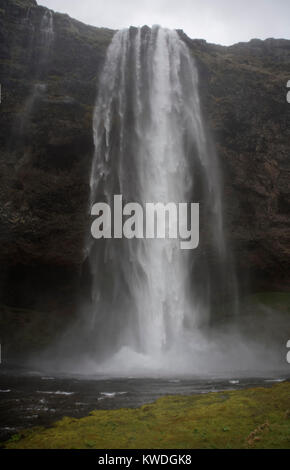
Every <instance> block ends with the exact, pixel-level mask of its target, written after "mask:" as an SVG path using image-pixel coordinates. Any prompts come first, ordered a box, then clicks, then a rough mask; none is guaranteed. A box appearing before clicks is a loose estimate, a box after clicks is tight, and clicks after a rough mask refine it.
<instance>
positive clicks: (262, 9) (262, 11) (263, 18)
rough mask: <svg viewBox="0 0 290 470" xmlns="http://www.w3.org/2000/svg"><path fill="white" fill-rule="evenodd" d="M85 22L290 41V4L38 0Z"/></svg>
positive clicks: (216, 38) (225, 38)
mask: <svg viewBox="0 0 290 470" xmlns="http://www.w3.org/2000/svg"><path fill="white" fill-rule="evenodd" d="M37 1H38V4H39V5H44V6H46V7H48V8H51V9H52V10H55V11H59V12H62V13H68V14H69V15H70V16H71V17H73V18H76V19H78V20H80V21H82V22H84V23H87V24H91V25H94V26H99V27H108V28H112V29H120V28H125V27H128V26H131V25H133V26H142V25H144V24H147V25H148V26H152V25H153V24H160V25H161V26H164V27H168V28H180V29H183V30H184V31H185V33H186V34H187V35H188V36H189V37H191V38H201V39H206V40H207V41H208V42H213V43H217V44H225V45H229V44H234V43H236V42H239V41H249V40H250V39H252V38H260V39H266V38H268V37H275V38H285V39H290V0H239V1H237V0H37Z"/></svg>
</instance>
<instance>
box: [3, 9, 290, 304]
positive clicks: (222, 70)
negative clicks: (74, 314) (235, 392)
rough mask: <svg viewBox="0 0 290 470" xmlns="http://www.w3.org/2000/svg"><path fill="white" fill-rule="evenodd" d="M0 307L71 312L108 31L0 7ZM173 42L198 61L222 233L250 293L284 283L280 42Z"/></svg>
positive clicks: (287, 148) (288, 49)
mask: <svg viewBox="0 0 290 470" xmlns="http://www.w3.org/2000/svg"><path fill="white" fill-rule="evenodd" d="M0 26H1V28H0V41H1V43H0V44H1V45H0V81H1V84H2V103H1V108H0V109H1V113H0V149H1V150H0V224H1V233H0V237H1V238H0V240H1V243H0V262H1V276H2V280H1V286H2V291H1V303H5V304H9V305H10V304H11V305H14V306H21V307H35V306H37V305H38V304H41V306H42V309H48V310H51V309H52V308H53V309H56V310H57V309H59V308H60V307H61V308H62V309H63V310H65V311H68V312H70V311H71V310H72V309H73V305H74V302H75V294H76V293H78V292H79V289H80V282H81V281H80V280H81V277H82V275H81V273H82V269H83V263H84V259H85V254H84V250H83V242H84V237H85V236H86V233H87V230H88V226H89V225H88V218H87V202H88V191H89V168H90V163H91V158H92V154H93V135H92V112H93V107H94V103H95V97H96V93H97V78H98V75H99V72H100V68H101V66H102V63H103V60H104V56H105V53H106V49H107V47H108V44H109V43H110V40H111V38H112V36H113V31H111V30H107V29H98V28H94V27H90V26H86V25H83V24H82V23H80V22H78V21H75V20H72V19H71V18H69V17H68V16H67V15H62V14H58V13H54V14H53V23H51V15H50V13H49V11H48V10H46V9H45V8H43V7H40V6H37V5H36V2H35V1H34V0H26V1H22V0H0ZM180 34H181V36H182V37H183V38H184V40H185V41H186V42H187V44H188V46H189V47H190V49H191V51H192V54H193V56H194V57H195V58H196V61H197V64H198V67H199V72H200V88H201V96H202V105H203V108H204V113H205V115H206V117H207V120H208V122H209V127H210V128H211V132H212V133H213V135H214V139H215V143H216V146H217V151H218V154H219V157H220V160H221V164H222V168H223V175H224V188H225V191H224V193H225V197H224V199H225V207H226V214H225V220H226V228H227V233H228V236H229V241H230V243H231V245H232V247H233V251H234V254H235V258H236V262H237V266H238V269H239V271H240V272H242V273H244V274H245V275H246V277H249V278H250V279H251V281H252V285H253V286H256V288H259V289H260V288H268V289H272V290H274V289H276V288H277V289H284V288H286V287H287V285H289V284H288V283H289V259H290V243H289V238H290V228H289V221H290V216H289V192H290V186H289V171H290V159H289V153H290V126H289V124H290V105H289V104H287V102H286V83H287V80H288V79H289V78H290V76H289V72H288V71H289V69H290V41H284V40H267V41H259V40H253V41H251V42H249V43H247V44H237V45H235V46H231V47H221V46H215V45H210V44H207V43H206V42H204V41H197V40H190V39H189V38H187V37H186V36H185V35H184V34H183V33H182V32H180Z"/></svg>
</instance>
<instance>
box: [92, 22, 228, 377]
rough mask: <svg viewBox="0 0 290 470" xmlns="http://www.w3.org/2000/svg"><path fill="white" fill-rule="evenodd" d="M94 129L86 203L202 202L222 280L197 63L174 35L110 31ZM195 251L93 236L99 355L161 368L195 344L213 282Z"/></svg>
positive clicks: (215, 188)
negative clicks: (117, 200)
mask: <svg viewBox="0 0 290 470" xmlns="http://www.w3.org/2000/svg"><path fill="white" fill-rule="evenodd" d="M93 127H94V141H95V157H94V161H93V167H92V173H91V203H94V202H96V201H102V202H108V203H109V204H110V205H111V207H112V206H113V196H114V194H122V196H123V200H124V203H127V202H139V203H141V204H144V203H146V202H154V203H157V202H161V203H166V204H167V203H169V202H175V203H179V202H188V203H189V202H200V203H201V212H203V213H204V214H206V216H205V219H206V220H205V221H204V225H205V232H206V238H207V240H208V242H207V243H208V246H209V247H210V248H209V249H210V250H211V251H212V252H214V253H215V262H216V264H217V265H218V266H219V268H218V269H217V270H216V271H217V278H218V279H217V280H216V282H217V284H216V286H218V285H219V284H218V283H219V282H222V281H221V277H222V272H223V266H224V262H225V256H226V249H225V242H224V235H223V228H222V227H223V221H222V199H221V192H220V176H219V171H218V166H217V160H216V157H215V153H214V152H213V151H212V150H211V149H210V146H209V141H208V138H207V135H206V130H205V127H204V124H203V118H202V113H201V106H200V99H199V91H198V73H197V69H196V66H195V63H194V60H193V58H192V57H191V54H190V52H189V50H188V48H187V46H186V44H185V43H184V42H183V41H182V40H181V39H180V37H179V35H178V34H177V32H175V31H170V30H168V29H163V28H161V27H153V28H152V29H149V28H147V27H143V28H139V29H136V28H130V29H129V30H122V31H119V32H117V33H116V34H115V36H114V38H113V40H112V43H111V45H110V47H109V49H108V52H107V57H106V61H105V64H104V68H103V72H102V75H101V78H100V84H99V89H98V99H97V103H96V108H95V113H94V123H93ZM203 251H204V250H203ZM196 253H197V251H196ZM196 253H195V252H194V251H188V250H185V251H182V250H181V249H180V246H179V241H178V240H177V241H176V240H171V239H165V240H142V239H133V240H126V239H120V240H102V241H101V240H99V241H97V242H95V243H94V244H92V242H90V257H89V258H90V264H91V270H92V278H93V287H92V305H93V308H92V310H93V314H92V315H91V316H90V322H89V323H88V326H87V328H88V332H93V333H92V337H91V338H90V340H89V343H90V344H92V353H93V354H94V355H95V357H97V358H102V359H104V358H105V359H106V360H108V357H109V356H110V355H112V354H114V353H116V356H115V357H119V359H120V360H119V362H118V361H117V362H116V364H118V365H117V367H120V368H122V367H123V366H124V362H126V363H127V362H128V361H130V360H132V362H133V363H134V360H135V359H136V358H137V359H136V361H137V362H136V361H135V362H136V366H137V367H139V369H140V368H141V369H142V367H143V366H144V365H145V364H146V361H147V359H148V358H150V359H148V360H149V363H150V365H152V364H153V367H155V366H156V364H157V363H158V364H159V366H160V364H163V365H164V361H163V359H164V358H166V357H167V358H169V357H171V358H172V355H170V352H172V351H175V353H174V354H180V353H181V350H183V349H184V345H185V344H192V343H193V336H192V335H193V334H194V332H195V331H196V328H198V325H199V324H200V323H202V322H203V320H204V319H205V318H208V317H209V316H210V311H211V308H212V307H211V301H212V296H211V289H212V284H213V282H214V280H213V279H212V278H211V274H209V271H210V267H209V266H208V261H207V258H206V256H204V255H203V254H202V253H199V255H197V254H196ZM88 334H89V333H88ZM133 357H135V359H133ZM138 358H141V359H140V361H138ZM170 360H171V359H170ZM113 362H114V359H113ZM147 362H148V361H147ZM163 365H162V367H163ZM149 367H150V366H149Z"/></svg>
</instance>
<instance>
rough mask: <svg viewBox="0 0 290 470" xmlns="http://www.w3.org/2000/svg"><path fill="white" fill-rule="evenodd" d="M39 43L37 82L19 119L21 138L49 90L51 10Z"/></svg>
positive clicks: (47, 14) (43, 21) (38, 39)
mask: <svg viewBox="0 0 290 470" xmlns="http://www.w3.org/2000/svg"><path fill="white" fill-rule="evenodd" d="M30 11H31V10H30V9H29V10H28V12H27V19H28V20H29V17H30ZM34 32H35V29H34ZM37 41H38V43H39V45H40V46H41V47H40V55H39V58H38V62H37V66H36V70H35V77H34V80H36V81H35V82H34V83H33V85H32V88H31V92H30V94H29V95H28V97H27V99H26V101H25V103H24V107H23V111H22V113H21V116H20V119H19V128H18V133H19V135H21V136H24V135H25V134H26V132H27V126H28V124H29V120H30V118H31V115H32V113H33V110H34V108H35V104H36V102H37V100H38V99H40V98H41V97H42V96H43V94H44V93H45V92H46V90H47V85H46V83H45V82H44V78H45V76H46V73H47V66H48V63H49V54H50V51H51V47H52V44H53V41H54V26H53V12H52V11H51V10H45V12H44V14H43V16H42V19H41V22H40V29H39V36H38V37H37Z"/></svg>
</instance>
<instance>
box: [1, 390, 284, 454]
mask: <svg viewBox="0 0 290 470" xmlns="http://www.w3.org/2000/svg"><path fill="white" fill-rule="evenodd" d="M289 398H290V383H289V382H285V383H282V384H278V385H275V386H273V387H271V388H255V389H250V390H241V391H230V392H228V391H227V392H220V393H210V394H206V395H193V396H175V397H174V396H172V397H165V398H160V399H159V400H157V402H156V403H153V404H150V405H144V406H142V407H141V408H138V409H121V410H109V411H107V410H105V411H103V410H98V411H94V412H92V413H91V414H90V415H89V416H88V417H86V418H82V419H73V418H64V419H62V420H61V421H59V422H57V423H55V424H54V425H53V426H52V427H51V428H48V429H44V428H35V429H32V430H28V431H24V432H23V433H21V434H18V435H15V436H13V437H12V438H11V439H10V441H8V442H7V443H6V445H5V447H6V448H7V449H13V448H19V449H30V448H33V449H62V448H65V449H82V448H84V449H89V448H95V449H134V448H137V449H138V448H141V449H165V448H169V449H174V448H176V449H199V448H210V449H214V448H244V449H247V448H253V449H257V448H266V449H270V448H290V400H289Z"/></svg>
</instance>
